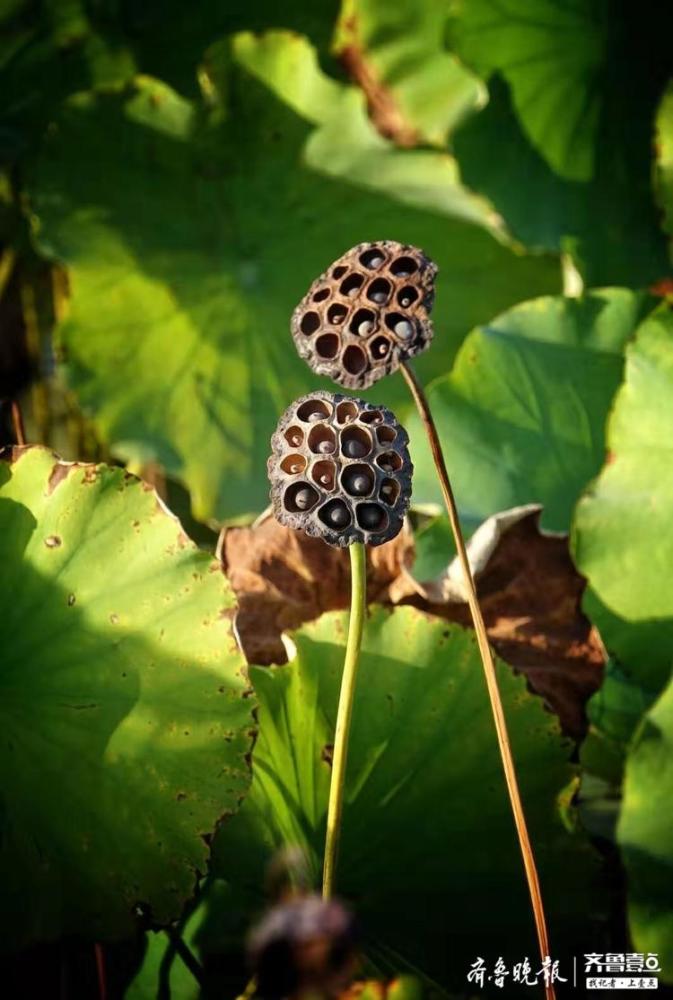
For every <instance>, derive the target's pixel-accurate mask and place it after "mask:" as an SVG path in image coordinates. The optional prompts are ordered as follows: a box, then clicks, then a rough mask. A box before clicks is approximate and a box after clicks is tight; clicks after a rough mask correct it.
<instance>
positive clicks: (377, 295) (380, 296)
mask: <svg viewBox="0 0 673 1000" xmlns="http://www.w3.org/2000/svg"><path fill="white" fill-rule="evenodd" d="M369 297H370V299H371V300H372V302H377V303H379V305H380V304H381V303H382V302H385V301H386V293H385V292H374V293H373V294H372V295H370V296H369Z"/></svg>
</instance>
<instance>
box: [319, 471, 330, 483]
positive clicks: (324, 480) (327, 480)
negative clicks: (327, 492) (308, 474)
mask: <svg viewBox="0 0 673 1000" xmlns="http://www.w3.org/2000/svg"><path fill="white" fill-rule="evenodd" d="M320 485H321V486H331V485H332V477H331V476H330V475H329V474H328V473H325V474H324V475H322V476H321V477H320Z"/></svg>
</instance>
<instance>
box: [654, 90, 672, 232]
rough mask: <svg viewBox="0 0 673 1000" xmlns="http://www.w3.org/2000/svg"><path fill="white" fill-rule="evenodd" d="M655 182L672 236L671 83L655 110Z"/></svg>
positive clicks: (665, 221) (666, 224)
mask: <svg viewBox="0 0 673 1000" xmlns="http://www.w3.org/2000/svg"><path fill="white" fill-rule="evenodd" d="M655 148H656V151H657V182H658V191H659V200H660V202H661V206H662V208H663V210H664V225H665V227H666V230H667V231H668V232H669V233H670V234H671V236H673V83H670V84H669V85H668V87H667V89H666V93H665V94H664V96H663V97H662V99H661V104H660V105H659V110H658V112H657V132H656V147H655Z"/></svg>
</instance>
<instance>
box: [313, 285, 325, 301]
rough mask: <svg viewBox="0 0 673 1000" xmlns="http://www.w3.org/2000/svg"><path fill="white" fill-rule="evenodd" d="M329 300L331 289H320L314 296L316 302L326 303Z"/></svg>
mask: <svg viewBox="0 0 673 1000" xmlns="http://www.w3.org/2000/svg"><path fill="white" fill-rule="evenodd" d="M328 298H329V288H319V289H318V291H317V292H316V293H315V294H314V296H313V301H314V302H324V301H325V299H328Z"/></svg>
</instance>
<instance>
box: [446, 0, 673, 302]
mask: <svg viewBox="0 0 673 1000" xmlns="http://www.w3.org/2000/svg"><path fill="white" fill-rule="evenodd" d="M659 13H660V16H658V17H657V18H643V17H642V16H641V11H640V10H639V9H638V7H637V6H636V5H634V4H632V3H628V2H621V0H618V2H615V3H610V4H606V3H604V2H601V3H594V2H593V0H579V2H578V3H572V4H565V5H563V4H557V3H554V2H553V0H507V2H506V3H504V4H500V3H499V4H497V5H496V3H495V2H493V0H476V2H473V0H469V2H464V3H461V4H460V16H459V18H458V19H457V29H456V32H455V33H456V35H457V37H458V43H457V49H458V51H459V52H463V54H465V55H466V56H468V55H469V57H470V58H471V59H472V60H473V62H474V63H475V65H478V66H479V67H480V68H481V70H482V71H483V72H484V73H485V74H486V75H488V74H489V73H490V72H491V71H492V70H495V71H496V72H494V73H493V74H492V75H491V76H490V77H489V80H488V85H489V92H490V100H489V103H488V105H487V106H486V108H485V109H484V110H483V111H482V112H480V113H479V114H477V115H474V116H473V117H472V118H471V119H469V120H468V121H467V122H466V124H465V125H464V126H463V127H461V128H460V129H459V130H458V131H457V133H456V134H455V137H454V139H455V141H454V151H455V153H456V156H457V158H458V161H459V163H460V168H461V174H462V176H463V179H464V181H465V183H466V184H468V185H469V186H470V187H471V188H473V189H474V190H475V191H479V192H480V193H482V194H484V195H486V196H487V197H488V198H489V199H490V200H491V201H492V202H493V204H494V205H495V207H496V208H497V209H498V211H499V212H501V213H502V215H503V216H504V218H505V220H506V222H507V225H508V226H509V228H510V229H511V231H512V232H513V233H514V235H515V236H516V237H518V238H519V239H521V240H522V241H523V242H525V243H526V244H527V245H529V246H537V247H546V248H549V249H558V248H561V249H564V250H569V251H570V252H571V253H572V254H573V257H574V258H575V260H576V263H577V264H578V266H579V267H580V269H581V272H582V274H583V276H584V279H585V282H586V283H587V285H592V286H601V285H614V284H617V285H627V286H644V285H647V284H649V283H651V282H654V281H656V280H658V279H660V278H662V277H663V276H664V275H666V273H667V272H668V270H669V263H668V259H667V254H666V244H665V240H664V238H663V234H662V233H661V230H660V219H659V213H658V211H657V209H656V206H655V204H654V199H653V197H652V157H651V150H652V123H653V117H654V114H655V109H656V107H657V103H658V101H659V99H660V96H661V91H662V88H663V86H664V84H665V82H666V79H667V78H668V76H669V75H670V54H669V51H668V50H669V44H668V40H669V38H670V36H671V32H673V8H669V7H666V8H665V9H662V10H661V11H660V12H659ZM573 24H575V25H576V27H575V28H574V27H573ZM461 28H462V29H464V30H465V32H466V34H465V38H462V36H461ZM599 36H600V37H599ZM463 44H464V45H465V46H467V48H466V49H465V50H463ZM596 57H598V58H599V60H600V65H595V63H594V60H595V58H596ZM560 63H563V65H560ZM625 67H628V71H625ZM494 149H497V151H498V155H497V156H494V155H493V150H494Z"/></svg>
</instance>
